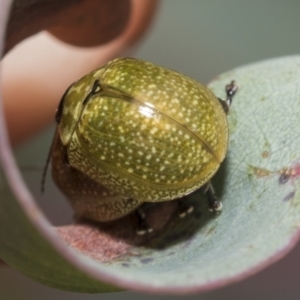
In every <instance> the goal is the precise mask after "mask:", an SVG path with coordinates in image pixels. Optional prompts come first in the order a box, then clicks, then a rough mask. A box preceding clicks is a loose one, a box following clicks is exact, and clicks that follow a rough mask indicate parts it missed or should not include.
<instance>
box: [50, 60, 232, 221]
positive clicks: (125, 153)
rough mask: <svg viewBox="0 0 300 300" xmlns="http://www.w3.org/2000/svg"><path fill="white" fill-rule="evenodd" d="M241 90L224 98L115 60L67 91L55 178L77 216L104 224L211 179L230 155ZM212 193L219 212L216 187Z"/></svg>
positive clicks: (177, 77) (181, 78)
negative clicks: (231, 117)
mask: <svg viewBox="0 0 300 300" xmlns="http://www.w3.org/2000/svg"><path fill="white" fill-rule="evenodd" d="M236 89H237V87H236V85H235V84H234V82H232V83H231V84H230V85H228V86H227V102H226V101H224V102H222V101H220V100H219V99H218V98H216V96H215V95H214V94H213V93H212V92H211V91H210V90H209V89H208V88H207V87H205V86H203V85H202V84H200V83H198V82H197V81H195V80H193V79H191V78H189V77H187V76H185V75H182V74H179V73H177V72H175V71H173V70H169V69H166V68H162V67H159V66H156V65H154V64H152V63H150V62H145V61H142V60H138V59H133V58H121V59H115V60H113V61H111V62H109V63H107V64H106V65H104V66H103V67H101V68H99V69H97V70H95V71H93V72H91V73H89V74H88V75H86V76H84V77H83V78H81V79H79V80H78V81H77V82H75V83H74V84H72V85H71V86H70V87H69V89H68V90H67V91H66V93H65V94H64V96H63V98H62V100H61V103H60V105H59V108H58V111H57V115H56V120H57V123H58V125H57V130H56V134H55V137H54V140H53V144H52V148H51V154H50V155H51V161H52V175H53V179H54V181H55V182H56V184H57V185H58V187H59V188H60V189H61V191H62V192H63V193H64V194H65V195H66V196H67V198H68V199H69V200H70V202H71V205H72V206H73V208H74V210H75V213H76V214H77V215H78V216H81V217H85V218H88V219H92V220H95V221H100V222H105V221H110V220H114V219H118V218H121V217H123V216H125V215H127V214H128V213H130V212H132V211H133V210H135V209H136V208H138V207H139V206H140V205H141V204H142V203H144V202H159V201H169V200H174V199H178V198H182V197H184V196H185V195H187V194H190V193H191V192H193V191H195V190H197V189H198V188H200V187H201V186H203V185H204V184H207V183H209V180H210V179H211V178H212V176H213V175H214V174H215V173H216V171H217V170H218V168H219V166H220V164H221V162H222V161H223V159H224V157H225V155H226V151H227V143H228V126H227V119H226V107H228V106H229V104H230V102H231V98H232V96H233V95H234V93H235V91H236ZM224 108H225V109H224ZM208 194H209V195H210V197H209V198H210V199H211V200H210V201H211V205H212V207H213V208H214V209H215V210H217V209H218V205H219V202H218V201H217V200H216V199H215V197H214V194H213V190H212V188H211V185H208Z"/></svg>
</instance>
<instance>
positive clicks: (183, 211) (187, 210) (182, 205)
mask: <svg viewBox="0 0 300 300" xmlns="http://www.w3.org/2000/svg"><path fill="white" fill-rule="evenodd" d="M193 211H194V206H193V205H188V204H187V203H186V202H185V201H184V200H183V199H180V200H178V216H179V218H185V217H186V216H187V215H190V214H191V213H192V212H193Z"/></svg>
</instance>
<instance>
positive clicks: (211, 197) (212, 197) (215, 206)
mask: <svg viewBox="0 0 300 300" xmlns="http://www.w3.org/2000/svg"><path fill="white" fill-rule="evenodd" d="M205 194H206V195H207V201H208V205H209V211H212V212H215V213H216V214H219V213H220V212H221V211H222V203H221V202H220V201H219V200H218V198H217V196H216V194H215V191H214V188H213V186H212V184H211V183H210V182H208V183H207V184H206V189H205Z"/></svg>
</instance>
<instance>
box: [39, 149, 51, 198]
mask: <svg viewBox="0 0 300 300" xmlns="http://www.w3.org/2000/svg"><path fill="white" fill-rule="evenodd" d="M52 147H53V146H52V145H51V147H50V150H49V152H48V156H47V160H46V164H45V166H44V170H43V174H42V180H41V194H44V192H45V185H46V179H47V173H48V169H49V165H50V161H51V153H52Z"/></svg>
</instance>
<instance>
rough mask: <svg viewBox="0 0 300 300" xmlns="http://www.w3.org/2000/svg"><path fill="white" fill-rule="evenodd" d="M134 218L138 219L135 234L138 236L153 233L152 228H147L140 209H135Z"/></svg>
mask: <svg viewBox="0 0 300 300" xmlns="http://www.w3.org/2000/svg"><path fill="white" fill-rule="evenodd" d="M136 216H137V218H138V228H137V230H136V233H137V234H138V235H145V234H147V233H151V232H152V231H153V228H151V227H149V225H148V223H147V221H146V213H145V211H144V209H143V208H142V207H139V208H137V209H136Z"/></svg>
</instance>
